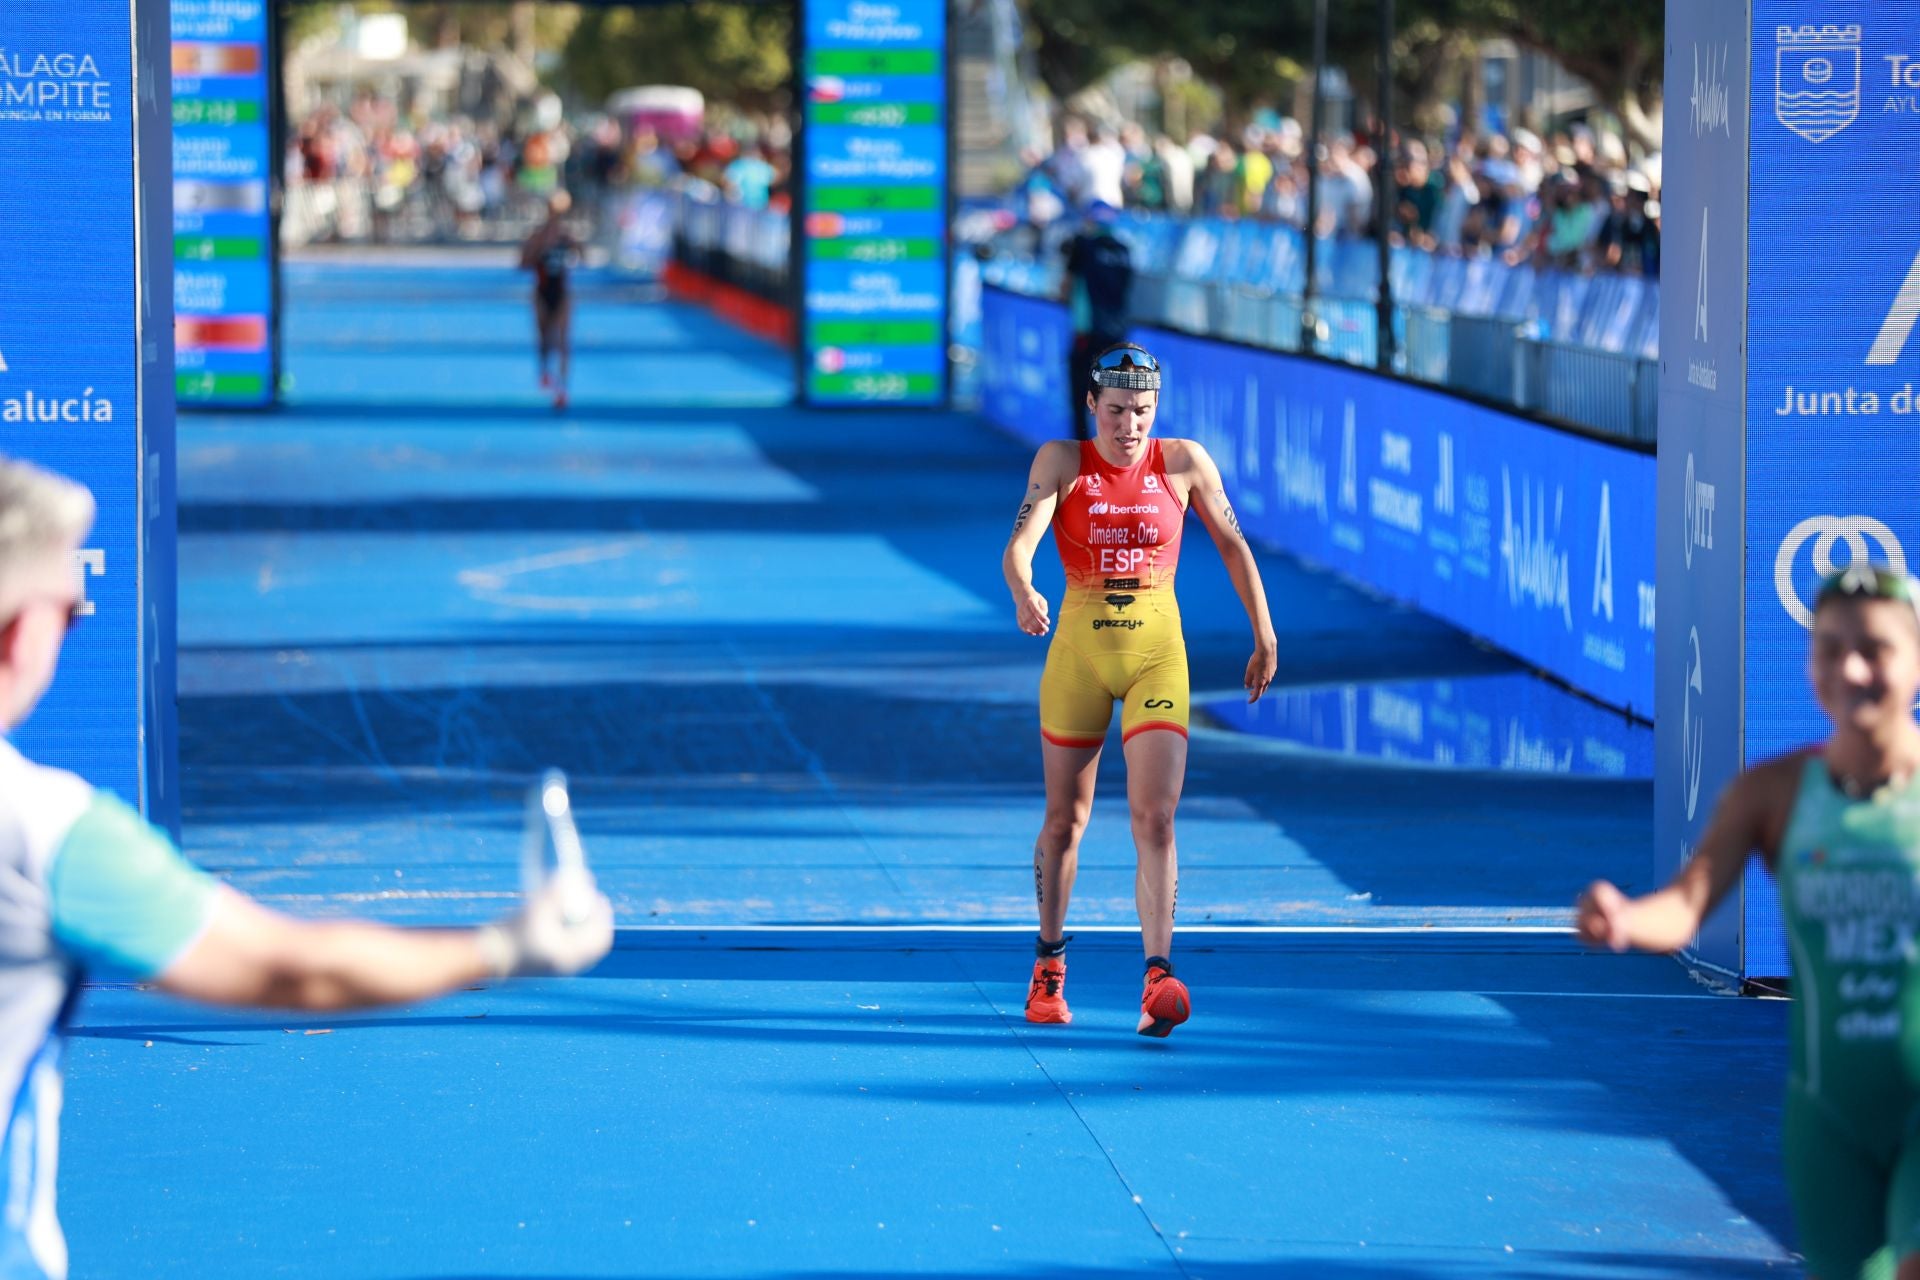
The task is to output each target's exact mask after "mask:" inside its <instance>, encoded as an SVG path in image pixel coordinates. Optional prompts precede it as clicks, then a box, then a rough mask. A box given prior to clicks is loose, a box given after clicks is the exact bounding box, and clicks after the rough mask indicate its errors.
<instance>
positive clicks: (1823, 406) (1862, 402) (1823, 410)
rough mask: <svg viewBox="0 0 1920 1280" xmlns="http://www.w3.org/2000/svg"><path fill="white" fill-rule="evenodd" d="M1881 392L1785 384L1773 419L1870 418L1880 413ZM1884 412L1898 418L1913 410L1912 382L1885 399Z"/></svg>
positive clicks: (1910, 413)
mask: <svg viewBox="0 0 1920 1280" xmlns="http://www.w3.org/2000/svg"><path fill="white" fill-rule="evenodd" d="M1880 403H1881V400H1880V393H1879V392H1877V391H1862V390H1860V388H1858V387H1848V388H1847V389H1846V390H1844V391H1795V390H1794V389H1793V387H1792V385H1791V384H1789V385H1788V387H1787V389H1786V392H1785V394H1784V397H1783V399H1782V400H1781V402H1780V403H1779V404H1778V405H1776V406H1775V407H1774V410H1773V414H1774V416H1775V417H1776V418H1833V417H1873V416H1875V415H1877V414H1878V413H1879V412H1880ZM1886 404H1887V412H1889V413H1892V414H1897V415H1899V416H1901V417H1907V416H1911V415H1912V414H1913V413H1914V411H1915V408H1916V406H1915V404H1914V393H1913V384H1912V383H1911V382H1909V383H1907V384H1906V385H1905V386H1904V387H1902V388H1901V389H1900V390H1898V391H1896V392H1894V393H1893V394H1892V395H1891V396H1889V397H1888V398H1887V401H1886Z"/></svg>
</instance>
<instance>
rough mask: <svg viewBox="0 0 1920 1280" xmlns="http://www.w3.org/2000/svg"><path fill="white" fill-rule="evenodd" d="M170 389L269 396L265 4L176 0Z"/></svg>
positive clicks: (237, 401) (224, 398) (196, 394)
mask: <svg viewBox="0 0 1920 1280" xmlns="http://www.w3.org/2000/svg"><path fill="white" fill-rule="evenodd" d="M172 12H173V214H174V216H173V235H174V241H173V243H174V273H173V293H174V347H175V354H174V369H175V393H176V395H177V396H178V397H179V400H180V403H182V404H185V405H195V404H199V405H216V404H218V405H263V404H266V403H268V402H269V401H270V400H271V399H272V398H273V342H272V335H271V326H272V318H273V253H272V249H273V245H272V235H273V222H272V218H271V216H270V214H269V212H268V203H267V200H268V190H269V185H270V179H271V177H272V174H273V156H272V144H271V138H272V133H271V126H272V121H271V117H270V113H269V111H268V109H267V104H268V102H269V98H268V94H269V92H270V91H271V84H272V81H271V79H270V74H269V73H270V67H269V65H268V58H267V10H266V3H265V0H173V10H172Z"/></svg>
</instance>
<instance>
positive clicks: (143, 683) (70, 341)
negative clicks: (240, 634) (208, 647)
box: [0, 0, 178, 825]
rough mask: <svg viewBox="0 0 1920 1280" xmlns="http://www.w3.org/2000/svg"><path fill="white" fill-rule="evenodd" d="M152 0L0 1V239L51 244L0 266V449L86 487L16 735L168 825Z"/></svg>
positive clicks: (157, 108)
mask: <svg viewBox="0 0 1920 1280" xmlns="http://www.w3.org/2000/svg"><path fill="white" fill-rule="evenodd" d="M161 13H162V10H161V8H160V7H159V6H142V7H141V15H140V25H139V27H138V28H137V29H134V28H132V27H131V26H130V24H131V23H132V21H133V11H132V10H130V8H129V7H127V6H121V7H120V8H118V9H115V8H113V7H112V6H100V5H73V4H67V3H61V2H60V0H12V2H10V3H8V4H7V5H5V6H4V7H0V172H5V173H6V175H7V181H6V182H5V183H4V184H0V240H4V242H5V243H6V244H8V245H11V246H14V247H15V248H16V249H17V250H19V251H20V253H21V254H22V255H23V257H22V261H43V260H53V259H54V258H56V257H57V260H58V263H59V269H58V271H57V273H49V272H48V271H45V270H24V269H23V270H16V271H9V272H0V452H3V453H6V454H8V455H11V456H15V457H22V458H26V459H28V460H30V461H33V462H36V463H38V464H40V465H42V466H45V467H48V468H50V469H52V470H55V471H58V472H61V473H62V474H65V475H67V476H70V477H72V478H74V479H76V480H78V481H80V482H81V483H83V484H85V485H86V486H87V487H88V488H89V489H91V490H92V491H93V494H94V498H95V500H96V501H97V503H98V506H99V517H98V519H97V520H96V522H95V524H94V528H93V532H92V535H91V537H90V538H89V539H88V542H87V545H86V547H85V548H84V549H82V551H81V552H80V554H79V557H78V559H77V562H76V563H75V564H74V566H73V572H74V577H75V583H76V586H77V587H78V588H79V589H80V591H81V593H82V596H83V601H84V602H83V604H82V605H81V609H80V614H81V617H80V625H79V626H78V627H77V628H76V629H75V630H74V632H73V634H72V636H71V637H70V638H69V640H68V642H67V647H66V651H65V655H64V657H63V658H62V660H61V668H60V673H59V677H58V679H56V681H55V682H54V685H53V687H52V689H51V690H50V691H49V693H48V695H47V697H46V698H45V700H44V701H43V702H42V703H41V705H40V707H39V709H38V710H37V711H36V712H35V714H34V715H33V717H32V718H31V719H30V720H28V722H27V723H26V725H25V726H24V727H22V728H21V729H19V730H18V731H17V732H15V733H14V734H13V735H12V737H13V741H14V742H15V743H16V745H18V746H19V747H20V749H21V750H22V751H24V752H25V753H27V754H28V755H29V756H32V757H33V758H35V759H37V760H40V761H43V762H45V763H47V764H52V765H58V766H60V767H63V768H68V769H72V770H74V771H76V772H78V773H80V774H81V775H82V776H84V777H86V778H87V779H88V780H89V781H91V782H93V783H94V784H95V785H97V786H102V787H107V788H110V789H111V790H113V791H115V792H117V793H118V794H119V795H121V796H123V797H125V798H126V799H127V800H129V801H130V802H133V803H137V804H139V805H141V806H142V807H143V808H144V809H145V810H146V811H147V813H148V814H149V816H151V817H154V818H155V819H156V820H159V821H161V822H163V823H167V824H169V825H173V824H175V823H176V822H177V812H178V810H177V804H178V802H177V799H176V798H175V797H174V794H173V792H172V789H171V781H172V768H171V756H170V752H171V749H172V742H173V734H172V727H171V719H172V712H173V686H172V675H171V670H172V668H171V663H172V648H173V522H172V516H171V501H172V471H171V466H172V454H173V435H172V412H173V408H172V406H173V400H172V386H171V378H172V355H173V352H172V341H171V333H170V329H171V292H170V289H169V283H170V282H169V281H168V279H167V277H166V272H167V254H168V237H167V235H166V226H165V221H164V218H165V211H166V194H165V193H166V174H165V172H164V169H162V170H161V171H160V172H159V173H156V174H150V175H149V180H150V182H151V188H150V189H144V188H141V187H139V186H137V185H136V172H137V169H136V165H135V146H136V139H138V142H139V144H140V146H141V147H143V148H146V149H148V150H150V151H163V150H164V148H165V147H166V129H167V122H166V118H165V114H164V113H165V111H166V106H167V83H166V79H165V78H164V77H165V76H166V71H167V63H166V58H167V46H166V32H165V31H164V29H160V30H156V29H155V26H156V23H155V21H154V19H155V17H156V16H158V15H160V14H161ZM136 50H137V59H138V60H137V63H136ZM156 229H157V231H158V235H156V234H155V233H156ZM75 245H82V246H85V250H86V251H85V252H84V253H81V252H67V251H66V250H67V249H68V248H69V247H71V246H75ZM143 247H144V250H145V256H144V257H143V256H142V254H141V250H142V248H143ZM156 269H157V270H156ZM163 685H164V687H162V686H163Z"/></svg>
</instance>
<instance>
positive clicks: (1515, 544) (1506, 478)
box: [1500, 467, 1573, 631]
mask: <svg viewBox="0 0 1920 1280" xmlns="http://www.w3.org/2000/svg"><path fill="white" fill-rule="evenodd" d="M1500 492H1501V504H1502V517H1501V533H1500V561H1501V564H1502V565H1504V566H1505V568H1506V571H1507V599H1508V600H1509V601H1510V602H1512V603H1513V604H1515V605H1518V604H1520V603H1521V602H1522V601H1525V602H1526V603H1528V604H1531V605H1532V606H1533V607H1534V608H1536V609H1544V610H1549V611H1551V610H1552V609H1554V608H1558V609H1559V610H1560V616H1561V618H1562V620H1563V621H1564V622H1565V623H1566V627H1567V630H1569V631H1571V630H1573V602H1572V590H1571V585H1570V584H1571V580H1572V577H1573V575H1572V574H1571V573H1570V572H1569V571H1568V568H1567V555H1566V553H1565V552H1564V551H1562V550H1560V542H1559V538H1560V517H1561V513H1562V511H1563V510H1564V509H1565V506H1566V496H1567V494H1566V490H1565V489H1564V488H1560V489H1556V490H1555V491H1554V498H1553V530H1552V532H1548V530H1547V487H1546V486H1545V485H1544V484H1542V485H1539V486H1537V487H1536V489H1535V491H1534V494H1533V498H1534V501H1533V502H1532V503H1529V502H1528V501H1527V497H1528V494H1527V484H1526V480H1525V478H1524V477H1523V478H1522V479H1521V482H1520V518H1519V520H1518V521H1516V520H1515V519H1514V518H1513V482H1512V477H1511V475H1510V474H1509V472H1508V470H1507V468H1506V467H1501V468H1500Z"/></svg>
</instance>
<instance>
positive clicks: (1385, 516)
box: [1367, 476, 1420, 533]
mask: <svg viewBox="0 0 1920 1280" xmlns="http://www.w3.org/2000/svg"><path fill="white" fill-rule="evenodd" d="M1367 503H1368V509H1369V510H1370V511H1371V512H1372V514H1373V518H1374V519H1376V520H1378V521H1379V522H1380V523H1382V524H1386V525H1392V526H1393V527H1394V528H1396V529H1404V530H1405V531H1406V532H1408V533H1418V532H1420V495H1419V494H1417V493H1412V492H1409V491H1408V490H1406V489H1402V488H1401V487H1400V486H1399V485H1396V484H1391V483H1389V482H1388V481H1385V480H1382V479H1380V478H1379V477H1378V476H1375V477H1374V478H1373V479H1371V480H1369V481H1367Z"/></svg>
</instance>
